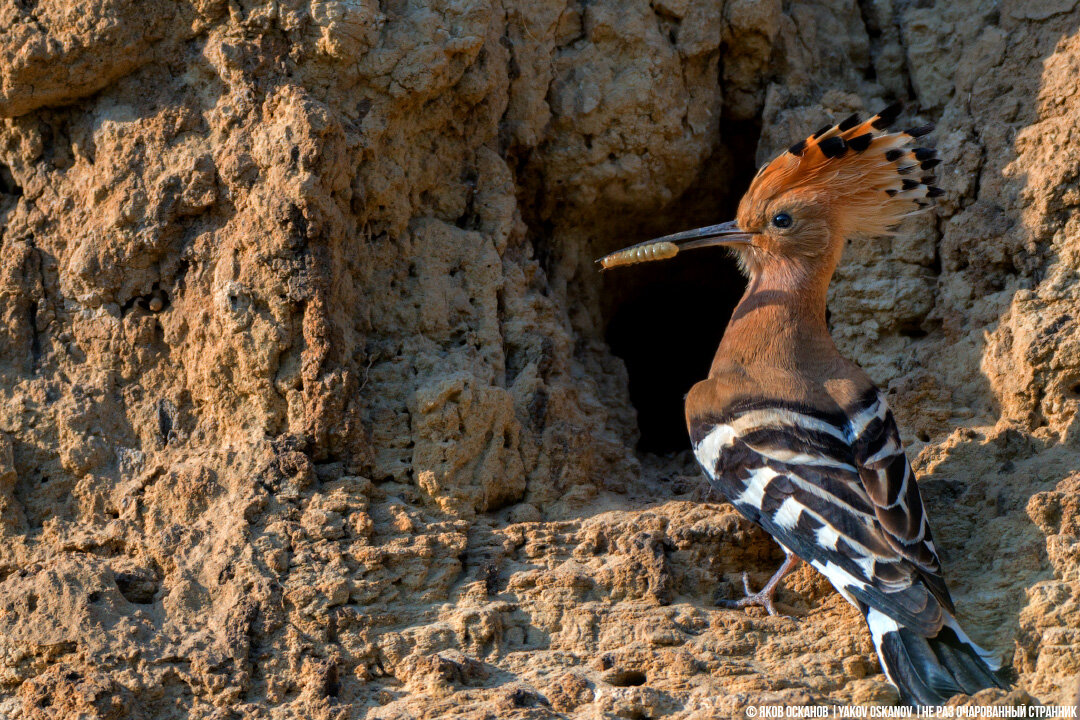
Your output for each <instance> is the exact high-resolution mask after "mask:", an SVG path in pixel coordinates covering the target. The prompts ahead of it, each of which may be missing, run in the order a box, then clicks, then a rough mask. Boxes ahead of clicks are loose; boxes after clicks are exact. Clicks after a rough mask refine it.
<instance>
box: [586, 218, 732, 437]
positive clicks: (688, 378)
mask: <svg viewBox="0 0 1080 720" xmlns="http://www.w3.org/2000/svg"><path fill="white" fill-rule="evenodd" d="M679 229H682V228H675V229H674V230H679ZM674 230H673V231H674ZM621 274H622V277H621V278H620V279H619V280H618V283H619V284H620V285H622V286H623V287H622V291H621V292H620V293H619V295H620V296H621V297H622V300H621V302H619V304H618V305H617V306H616V307H615V308H614V310H613V311H612V314H611V316H610V320H609V321H608V324H607V342H608V345H609V346H610V347H611V352H612V353H614V354H615V355H616V356H618V357H620V358H622V360H623V362H624V363H626V370H627V373H628V374H629V376H630V387H629V392H630V402H632V403H633V405H634V408H635V409H636V410H637V413H638V429H639V430H640V431H641V440H640V441H639V442H638V450H639V451H641V452H647V453H656V454H667V453H672V452H679V451H681V450H685V449H687V448H689V447H690V441H689V438H688V436H687V432H686V421H685V419H684V415H683V399H684V398H685V397H686V393H687V392H689V391H690V388H691V387H693V385H694V383H696V382H698V381H699V380H703V379H705V377H706V376H707V375H708V374H709V366H710V365H711V364H712V359H713V355H714V354H715V353H716V346H717V345H718V344H719V343H720V338H721V337H723V334H724V328H725V327H727V322H728V319H729V318H730V317H731V311H732V310H733V309H734V308H735V304H736V303H737V302H738V301H739V297H740V296H741V295H742V292H743V288H744V286H745V281H744V279H743V277H742V276H741V275H740V274H739V270H738V267H737V266H736V264H735V260H734V258H732V257H731V256H730V255H729V254H728V252H727V251H726V250H723V249H720V248H716V249H712V248H710V249H706V250H700V251H697V252H693V253H687V254H686V255H685V256H682V257H676V258H675V259H673V260H670V261H668V262H665V263H654V264H648V265H641V266H638V267H632V268H627V269H626V270H624V271H623V272H622V273H621Z"/></svg>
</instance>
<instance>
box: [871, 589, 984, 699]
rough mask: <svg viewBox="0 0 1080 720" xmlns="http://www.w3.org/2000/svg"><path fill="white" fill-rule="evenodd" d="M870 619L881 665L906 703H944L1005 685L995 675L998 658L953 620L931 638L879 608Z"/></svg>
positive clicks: (948, 619)
mask: <svg viewBox="0 0 1080 720" xmlns="http://www.w3.org/2000/svg"><path fill="white" fill-rule="evenodd" d="M866 621H867V624H868V625H869V626H870V634H871V635H872V636H873V639H874V646H875V647H876V648H877V652H878V658H879V659H880V660H881V666H882V668H884V670H885V674H886V676H887V677H888V678H889V682H891V683H892V684H893V685H895V686H896V687H897V689H899V691H900V697H901V699H902V700H903V701H904V702H906V703H910V704H914V705H943V704H945V702H946V701H947V700H948V699H949V698H951V697H952V696H953V695H958V694H960V693H964V694H967V695H971V694H973V693H976V692H978V691H979V690H982V689H984V688H988V687H1002V684H1001V681H1000V680H999V679H998V677H997V676H996V675H995V674H994V671H995V670H997V669H998V667H999V664H998V663H997V661H996V659H995V658H994V656H993V655H992V654H991V653H989V652H987V651H986V650H983V649H982V648H981V647H979V646H978V645H976V644H975V643H974V642H972V641H971V639H970V638H969V637H968V636H967V635H966V634H965V633H964V631H963V630H961V629H960V626H959V625H958V624H957V622H956V620H955V619H954V618H952V617H948V618H947V620H946V624H945V626H944V627H942V628H941V630H940V631H938V634H937V635H936V636H935V637H931V638H927V637H923V636H922V635H921V634H919V633H917V632H914V631H912V630H910V629H908V628H905V627H901V626H900V624H899V623H897V622H896V621H895V620H893V619H892V618H890V617H888V616H887V615H885V614H884V613H881V612H880V611H878V610H876V609H874V608H870V609H869V611H868V612H867V615H866Z"/></svg>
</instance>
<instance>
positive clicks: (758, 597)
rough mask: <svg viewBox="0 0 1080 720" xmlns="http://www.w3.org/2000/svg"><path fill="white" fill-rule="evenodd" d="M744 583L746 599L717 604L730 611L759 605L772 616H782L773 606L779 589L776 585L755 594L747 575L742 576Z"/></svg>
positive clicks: (722, 601) (770, 585)
mask: <svg viewBox="0 0 1080 720" xmlns="http://www.w3.org/2000/svg"><path fill="white" fill-rule="evenodd" d="M742 582H743V590H744V591H745V592H746V596H745V597H743V598H740V599H738V600H717V601H716V604H717V605H718V606H720V607H724V608H727V609H729V610H737V609H739V608H744V607H750V606H752V605H759V606H761V607H763V608H765V610H766V612H768V613H769V614H770V615H779V614H780V613H778V612H777V611H776V606H775V605H774V604H773V595H775V594H776V587H777V586H776V585H775V584H769V585H766V586H765V587H763V588H762V589H761V590H759V591H758V592H753V591H752V590H750V577H749V576H748V575H747V574H746V573H743V574H742Z"/></svg>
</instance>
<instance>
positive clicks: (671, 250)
mask: <svg viewBox="0 0 1080 720" xmlns="http://www.w3.org/2000/svg"><path fill="white" fill-rule="evenodd" d="M678 252H679V248H678V246H677V245H676V244H675V243H670V242H657V243H652V244H650V245H635V246H634V247H628V248H626V249H625V250H620V251H618V252H613V253H611V254H610V255H605V256H604V257H602V258H600V265H601V266H602V267H603V268H604V269H605V270H609V269H611V268H613V267H619V266H621V265H635V264H637V263H643V262H649V261H650V260H667V259H668V258H673V257H675V255H677V254H678Z"/></svg>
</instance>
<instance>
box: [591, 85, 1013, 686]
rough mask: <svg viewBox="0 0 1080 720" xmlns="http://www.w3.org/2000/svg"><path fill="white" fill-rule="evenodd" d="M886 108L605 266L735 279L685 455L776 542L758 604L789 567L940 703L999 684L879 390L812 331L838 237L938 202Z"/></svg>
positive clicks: (821, 312)
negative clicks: (952, 590)
mask: <svg viewBox="0 0 1080 720" xmlns="http://www.w3.org/2000/svg"><path fill="white" fill-rule="evenodd" d="M899 114H900V105H899V104H895V105H891V106H889V107H888V108H886V109H885V110H883V111H881V112H880V113H878V114H877V115H875V116H874V117H872V118H870V119H869V120H866V121H861V120H860V119H859V117H858V116H857V115H852V116H851V117H849V118H847V119H846V120H844V121H843V122H841V123H840V124H838V125H835V126H826V127H823V128H821V129H820V130H819V131H817V132H816V133H814V134H813V135H812V136H810V137H808V138H806V139H805V140H802V141H800V142H797V143H795V144H794V145H792V146H791V147H790V148H788V150H787V151H786V152H784V153H782V154H781V155H779V156H778V157H777V158H775V159H774V160H772V161H771V162H770V163H768V164H767V165H765V166H763V167H762V168H761V170H760V171H758V173H757V176H756V177H755V178H754V180H753V182H752V183H751V185H750V189H749V190H748V191H747V192H746V195H744V196H743V198H742V200H741V201H740V203H739V208H738V213H737V216H736V218H737V219H736V220H735V221H734V222H727V223H723V224H720V225H713V226H710V227H705V228H700V229H697V230H690V231H687V232H682V233H677V234H675V235H669V236H667V237H662V238H659V239H656V240H650V241H648V242H645V243H640V244H638V245H634V246H632V247H630V248H627V249H625V250H621V251H619V252H616V253H613V254H611V255H608V256H607V257H605V258H602V259H601V260H600V261H599V262H600V263H601V264H602V265H603V267H604V268H610V267H617V266H620V265H628V264H632V263H638V262H646V261H650V260H660V259H666V258H670V257H673V256H675V255H676V254H678V253H679V252H682V251H683V250H687V249H691V248H704V247H711V246H724V247H728V248H730V249H732V250H734V252H735V253H736V255H737V257H738V261H739V264H740V267H741V269H742V271H743V273H744V275H746V277H747V278H748V282H747V287H746V292H745V294H744V295H743V297H742V299H741V300H740V301H739V303H738V305H737V306H736V307H735V310H734V312H733V313H732V316H731V320H730V322H729V323H728V326H727V329H726V330H725V332H724V335H723V339H722V340H721V342H720V347H719V348H718V349H717V351H716V356H715V358H714V360H713V363H712V367H711V369H710V370H709V377H708V378H707V379H705V380H703V381H701V382H699V383H697V384H696V385H695V386H694V387H693V389H691V390H690V393H689V394H688V395H687V396H686V423H687V428H688V430H689V432H690V440H691V444H692V446H693V450H694V455H695V456H696V458H697V460H698V462H699V463H700V464H701V466H702V468H703V469H704V470H705V474H706V475H707V476H708V478H709V480H710V481H711V483H712V484H713V486H714V487H716V488H717V489H718V490H719V491H720V492H721V493H722V494H723V495H724V496H725V497H726V498H727V499H728V500H729V501H730V502H731V503H732V504H733V505H734V506H735V507H736V509H738V510H739V512H741V513H742V514H743V515H744V516H746V517H747V518H748V519H750V520H751V521H752V522H754V523H757V524H758V525H760V526H761V527H762V528H763V529H764V530H765V531H766V532H768V533H769V534H770V535H771V536H772V537H773V538H774V539H775V540H776V541H777V542H778V543H779V544H780V546H781V547H782V548H783V550H784V552H785V553H786V556H787V557H786V560H785V561H784V563H783V565H782V566H781V567H780V569H779V570H777V572H776V574H775V575H773V576H772V578H771V579H770V580H769V581H768V582H767V583H766V584H765V587H764V588H763V589H762V590H761V591H760V592H757V593H753V592H751V590H750V586H749V583H748V581H747V577H746V574H745V573H744V574H743V585H744V588H745V591H746V597H744V598H742V599H740V600H738V601H734V602H732V601H728V602H727V604H728V606H729V607H732V606H734V607H743V606H746V605H751V604H757V605H762V606H764V607H765V609H766V610H767V611H768V612H769V613H770V614H775V613H776V609H775V607H774V606H773V595H774V594H775V593H776V590H777V587H778V585H779V583H780V581H781V579H782V578H783V577H784V576H785V575H786V574H787V573H789V572H791V571H792V570H793V569H794V568H795V567H796V566H797V565H798V563H799V559H800V558H801V559H802V560H804V561H806V562H808V563H810V564H811V565H812V566H813V567H814V568H816V569H817V570H818V571H819V572H821V573H822V574H823V575H824V576H825V577H826V578H828V579H829V581H830V582H831V583H832V585H833V586H834V587H835V588H836V589H837V591H839V592H840V594H841V595H842V596H843V597H844V598H845V599H846V600H847V601H848V602H850V603H851V604H852V605H854V606H855V607H856V608H858V610H859V612H861V613H862V615H863V617H864V618H865V620H866V624H867V625H868V627H869V630H870V634H871V636H872V638H873V642H874V646H875V648H876V649H877V654H878V658H879V660H880V662H881V666H882V669H883V670H884V671H885V675H886V677H887V678H888V679H889V682H891V683H892V684H893V685H895V686H896V687H897V689H898V690H899V692H900V696H901V699H902V700H903V701H904V702H906V703H914V704H918V705H924V706H925V705H938V704H943V703H944V702H945V701H946V700H947V699H948V698H950V697H952V696H953V695H956V694H959V693H967V694H971V693H974V692H976V691H978V690H981V689H983V688H987V687H1002V685H1001V683H1000V681H999V679H998V677H997V676H996V675H995V671H996V670H998V669H999V668H1000V665H999V663H998V662H997V661H996V659H995V658H994V656H993V655H991V654H990V653H989V652H987V651H985V650H983V649H982V648H980V647H979V646H978V645H976V644H975V643H974V642H972V641H971V639H970V638H969V637H968V636H967V635H966V634H965V633H964V631H963V630H962V629H961V628H960V625H959V624H958V623H957V620H956V609H955V607H954V605H953V600H952V598H951V597H950V595H949V590H948V588H947V587H946V585H945V580H944V578H943V577H942V574H941V562H940V560H939V559H938V553H937V549H936V548H935V546H934V540H933V536H932V535H931V532H930V526H929V524H928V522H927V519H926V514H925V511H924V509H923V502H922V497H921V496H920V494H919V486H918V484H917V483H916V480H915V476H914V474H913V473H912V470H911V466H910V464H909V463H908V460H907V457H906V455H905V452H904V447H903V445H902V444H901V441H900V434H899V432H898V430H897V426H896V421H895V420H894V419H893V415H892V412H891V411H890V410H889V406H888V404H887V403H886V402H885V397H884V396H883V395H882V393H881V392H880V391H879V390H878V389H877V388H876V387H875V386H874V384H873V383H872V382H871V380H870V378H869V377H868V376H867V374H866V373H865V372H863V370H862V369H861V368H859V366H858V365H856V364H855V363H853V362H851V361H849V360H847V359H846V358H844V357H843V356H841V355H840V353H839V351H838V350H837V349H836V345H835V344H834V343H833V340H832V338H831V336H830V335H829V330H828V327H827V325H826V321H825V301H826V292H827V290H828V286H829V282H830V280H831V279H832V276H833V272H834V271H835V269H836V266H837V263H838V262H839V260H840V255H841V252H842V250H843V247H844V243H845V241H846V240H848V239H849V238H856V237H863V238H868V237H875V236H884V235H891V234H893V233H894V231H895V227H896V225H897V224H898V223H899V222H900V220H902V219H903V218H905V217H908V216H909V215H913V214H916V213H918V212H921V211H922V210H924V209H926V208H928V207H929V206H930V205H931V200H932V199H933V198H935V197H938V196H940V195H942V194H943V193H942V191H941V190H940V189H939V188H937V187H935V186H934V185H933V183H934V177H933V176H932V174H931V171H932V170H933V168H934V167H935V166H936V165H937V164H938V163H939V162H940V161H939V160H938V158H937V157H936V154H935V151H934V150H931V149H928V148H922V147H913V144H914V142H913V141H914V140H915V139H916V138H919V137H921V136H923V135H925V134H927V133H929V132H930V131H931V130H932V129H933V126H931V125H926V126H923V127H918V128H913V129H911V130H905V131H903V132H888V131H887V128H888V127H889V125H891V124H892V123H893V122H895V120H896V118H897V117H898V116H899Z"/></svg>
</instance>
